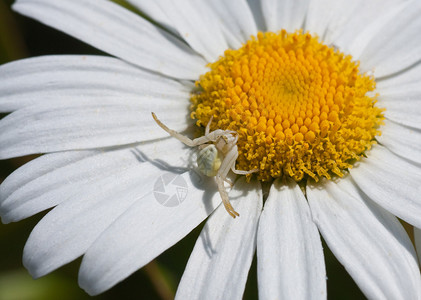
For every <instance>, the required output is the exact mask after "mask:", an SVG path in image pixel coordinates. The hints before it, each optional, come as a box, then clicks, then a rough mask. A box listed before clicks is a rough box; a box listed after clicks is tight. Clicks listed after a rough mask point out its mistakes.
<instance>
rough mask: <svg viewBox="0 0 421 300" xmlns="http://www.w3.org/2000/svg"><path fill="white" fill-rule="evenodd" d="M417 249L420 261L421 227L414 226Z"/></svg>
mask: <svg viewBox="0 0 421 300" xmlns="http://www.w3.org/2000/svg"><path fill="white" fill-rule="evenodd" d="M414 240H415V249H416V250H417V254H418V261H420V260H421V229H418V228H416V227H414Z"/></svg>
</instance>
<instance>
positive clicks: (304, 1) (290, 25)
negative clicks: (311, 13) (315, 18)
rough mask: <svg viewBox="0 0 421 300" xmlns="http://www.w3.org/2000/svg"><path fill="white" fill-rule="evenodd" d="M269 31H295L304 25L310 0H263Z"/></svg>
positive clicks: (263, 9) (263, 10)
mask: <svg viewBox="0 0 421 300" xmlns="http://www.w3.org/2000/svg"><path fill="white" fill-rule="evenodd" d="M261 3H262V12H263V15H264V18H265V22H266V28H267V30H268V31H274V32H277V31H279V30H281V29H285V30H286V31H290V32H291V31H292V32H293V31H295V30H297V29H300V28H302V27H303V24H304V18H305V16H306V12H307V7H308V4H309V0H284V1H278V0H261Z"/></svg>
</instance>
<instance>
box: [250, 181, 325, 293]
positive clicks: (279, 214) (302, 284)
mask: <svg viewBox="0 0 421 300" xmlns="http://www.w3.org/2000/svg"><path fill="white" fill-rule="evenodd" d="M257 272H258V280H259V299H325V298H326V271H325V264H324V258H323V249H322V243H321V241H320V236H319V232H318V231H317V227H316V225H315V224H314V223H313V220H312V217H311V214H310V209H309V207H308V204H307V201H306V199H305V198H304V195H303V193H302V191H301V189H300V187H299V186H298V185H297V184H296V183H295V182H293V181H289V182H288V183H285V184H282V181H281V180H277V181H275V183H274V184H273V185H272V187H271V189H270V192H269V197H268V199H267V200H266V203H265V208H264V210H263V213H262V216H261V218H260V222H259V231H258V235H257Z"/></svg>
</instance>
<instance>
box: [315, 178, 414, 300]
mask: <svg viewBox="0 0 421 300" xmlns="http://www.w3.org/2000/svg"><path fill="white" fill-rule="evenodd" d="M307 197H308V199H309V204H310V209H311V212H312V215H313V219H314V221H315V222H316V224H317V226H318V227H319V230H320V232H321V233H322V235H323V238H324V239H325V241H326V243H327V244H328V246H329V249H330V250H332V252H333V253H334V254H335V256H336V258H337V259H338V260H339V261H340V262H341V263H342V264H343V265H344V266H345V268H346V270H347V271H348V273H349V274H350V275H351V276H352V278H353V279H354V280H355V282H356V283H357V284H358V286H359V287H360V288H361V290H362V291H363V293H364V294H365V295H366V296H367V298H369V299H419V298H420V297H421V285H420V282H421V277H420V273H419V268H418V263H417V259H416V255H415V251H414V249H413V246H412V243H411V241H410V239H409V237H408V235H407V234H406V232H405V230H404V229H403V227H402V225H401V224H400V223H399V221H398V220H397V219H396V218H395V217H394V216H393V215H391V214H390V213H388V212H387V211H385V210H384V209H382V208H381V207H379V206H377V205H376V204H375V203H373V202H371V201H370V200H369V199H367V198H365V197H366V196H365V195H363V194H362V193H361V192H360V191H359V190H357V189H356V187H355V186H354V183H353V182H352V181H351V180H350V177H349V176H347V177H346V178H341V179H338V180H337V182H333V181H327V180H324V181H323V182H322V183H320V184H317V185H315V186H313V187H308V188H307ZM397 202H398V201H397ZM400 205H402V203H401V204H400Z"/></svg>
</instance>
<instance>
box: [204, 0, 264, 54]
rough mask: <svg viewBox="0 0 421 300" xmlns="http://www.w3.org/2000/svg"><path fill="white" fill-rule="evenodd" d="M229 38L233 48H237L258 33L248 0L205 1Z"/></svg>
mask: <svg viewBox="0 0 421 300" xmlns="http://www.w3.org/2000/svg"><path fill="white" fill-rule="evenodd" d="M204 3H206V4H207V5H208V7H209V12H210V11H213V12H214V18H216V19H217V20H218V22H219V26H220V27H221V28H222V31H223V33H224V35H225V38H226V39H227V42H228V44H229V46H230V47H231V48H234V49H237V48H239V47H241V45H242V44H243V43H245V42H246V41H247V40H249V39H250V37H251V36H252V35H253V36H255V35H257V26H256V23H255V21H254V17H253V14H252V12H251V10H250V7H249V6H248V4H247V1H246V0H230V1H226V0H214V1H206V2H204Z"/></svg>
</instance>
